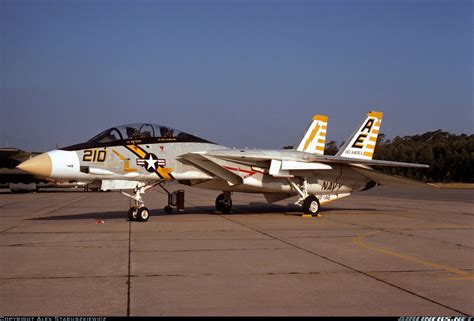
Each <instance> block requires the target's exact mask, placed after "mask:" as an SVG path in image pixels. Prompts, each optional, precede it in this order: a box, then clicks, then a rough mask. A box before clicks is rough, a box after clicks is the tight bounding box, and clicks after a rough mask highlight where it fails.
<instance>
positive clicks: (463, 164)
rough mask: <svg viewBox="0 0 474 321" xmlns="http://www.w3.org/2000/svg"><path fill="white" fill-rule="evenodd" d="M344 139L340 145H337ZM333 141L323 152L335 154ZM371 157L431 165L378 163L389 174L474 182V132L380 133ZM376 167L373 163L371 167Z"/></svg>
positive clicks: (445, 181)
mask: <svg viewBox="0 0 474 321" xmlns="http://www.w3.org/2000/svg"><path fill="white" fill-rule="evenodd" d="M343 144H344V143H342V144H340V145H339V148H340V147H341V146H342V145H343ZM339 148H338V146H337V143H336V142H335V141H331V142H329V143H328V144H327V145H326V148H325V151H324V153H325V154H326V155H335V154H336V153H337V151H338V149H339ZM374 159H380V160H390V161H397V162H407V163H421V164H427V165H429V166H430V168H427V169H414V168H401V167H377V168H376V169H377V170H380V171H383V172H385V173H388V174H393V175H401V176H405V177H409V178H413V179H417V180H421V181H425V182H436V183H440V182H443V183H448V182H462V183H474V162H473V160H474V135H466V134H460V135H456V134H452V133H448V132H444V131H442V130H441V129H439V130H436V131H432V132H426V133H424V134H420V135H413V136H404V137H399V136H397V137H395V138H393V139H386V137H385V135H384V134H380V135H379V136H378V139H377V145H376V147H375V152H374ZM374 168H375V167H374Z"/></svg>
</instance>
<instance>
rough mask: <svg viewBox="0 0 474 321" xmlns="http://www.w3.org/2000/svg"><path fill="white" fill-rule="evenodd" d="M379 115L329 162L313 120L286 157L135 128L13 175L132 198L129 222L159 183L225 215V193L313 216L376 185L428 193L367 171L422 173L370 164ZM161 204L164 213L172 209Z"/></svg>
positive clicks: (320, 122) (321, 121)
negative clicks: (203, 196) (194, 191)
mask: <svg viewBox="0 0 474 321" xmlns="http://www.w3.org/2000/svg"><path fill="white" fill-rule="evenodd" d="M382 115H383V114H382V113H381V112H376V111H369V112H368V113H367V115H366V117H365V119H364V121H363V122H362V124H361V125H360V126H359V127H358V128H357V130H356V131H355V132H354V133H353V134H352V135H351V136H350V138H349V139H348V140H347V141H346V143H345V145H344V146H342V147H341V149H340V150H339V152H338V153H337V154H336V155H335V156H328V155H324V145H325V139H326V131H327V121H328V117H326V116H323V115H315V116H314V117H313V120H312V122H311V124H310V126H309V128H308V130H307V131H306V133H305V135H304V136H303V139H302V140H301V142H300V144H299V145H298V146H297V148H296V149H293V150H265V149H235V148H227V147H224V146H221V145H218V144H216V143H213V142H210V141H207V140H205V139H202V138H199V137H196V136H193V135H190V134H187V133H185V132H181V131H178V130H176V129H172V128H169V127H166V126H161V125H155V124H149V123H141V124H130V125H122V126H117V127H112V128H110V129H107V130H105V131H103V132H101V133H100V134H98V135H97V136H94V137H93V138H91V139H90V140H88V141H87V142H84V143H81V144H77V145H72V146H69V147H65V148H62V149H59V150H52V151H49V152H47V153H44V154H41V155H39V156H36V157H34V158H31V159H29V160H27V161H25V162H23V163H21V164H19V165H18V166H17V167H18V168H19V169H21V170H23V171H26V172H29V173H32V174H34V175H38V176H42V177H47V178H50V179H58V180H59V179H67V180H77V181H88V180H101V181H102V188H103V189H111V190H133V194H131V195H130V194H127V193H125V192H123V191H122V194H124V195H126V196H128V197H130V198H131V199H132V200H133V205H132V206H131V207H130V209H129V211H128V217H129V219H130V220H132V221H142V222H144V221H147V220H148V218H149V216H150V211H149V210H148V209H147V208H146V207H145V204H144V201H143V198H142V196H141V195H142V194H143V193H145V192H146V191H147V190H149V189H150V188H152V187H154V186H156V185H159V186H160V187H161V188H163V189H164V190H165V191H166V192H167V193H168V195H171V193H170V192H169V191H168V190H166V188H165V187H164V186H163V183H164V182H167V181H177V182H179V183H181V184H184V185H188V186H193V187H198V188H205V189H211V190H218V191H222V193H221V194H219V195H218V196H217V198H216V201H215V206H216V209H217V211H219V212H222V213H229V212H230V211H231V209H232V198H231V195H232V192H245V193H262V194H263V195H264V196H265V198H266V200H267V201H268V202H270V203H273V202H276V201H280V200H283V199H286V198H289V197H292V196H298V200H297V201H296V203H295V204H298V205H301V206H302V207H303V212H304V213H307V214H317V213H318V212H319V210H320V206H321V204H324V203H327V202H329V201H333V200H336V199H340V198H343V197H346V196H349V195H350V194H351V193H352V192H355V191H365V190H368V189H370V188H373V187H374V186H376V185H377V184H379V185H392V186H402V187H422V188H423V187H425V188H426V187H430V185H428V184H425V183H422V182H419V181H415V180H411V179H407V178H402V177H398V176H392V175H388V174H384V173H381V172H378V171H376V170H374V169H372V168H371V166H373V165H376V166H398V167H413V168H427V167H428V165H423V164H413V163H401V162H392V161H382V160H373V159H372V156H373V153H374V149H375V145H376V142H377V136H378V133H379V130H380V125H381V121H382ZM171 199H172V198H171V197H168V206H166V207H165V211H166V212H171V211H172V208H171V205H175V204H173V203H172V201H171Z"/></svg>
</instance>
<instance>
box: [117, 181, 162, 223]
mask: <svg viewBox="0 0 474 321" xmlns="http://www.w3.org/2000/svg"><path fill="white" fill-rule="evenodd" d="M157 184H158V183H156V184H152V185H149V186H146V185H145V184H138V185H137V187H135V189H134V190H133V195H130V194H127V193H125V192H121V193H122V194H123V195H125V196H128V197H130V198H131V199H132V200H133V205H132V206H131V207H130V209H129V210H128V219H129V220H130V221H138V222H146V221H148V219H149V218H150V210H149V209H148V208H146V207H145V203H144V202H143V199H142V195H141V194H144V193H145V192H146V191H147V190H149V189H150V188H152V187H153V186H155V185H157Z"/></svg>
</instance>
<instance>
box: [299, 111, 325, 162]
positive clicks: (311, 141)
mask: <svg viewBox="0 0 474 321" xmlns="http://www.w3.org/2000/svg"><path fill="white" fill-rule="evenodd" d="M327 125H328V117H327V116H323V115H315V116H314V117H313V121H312V123H311V125H309V128H308V130H307V131H306V134H305V135H304V137H303V139H302V140H301V143H300V144H299V145H298V148H296V150H297V151H300V152H307V153H312V154H317V155H324V145H325V143H326V130H327Z"/></svg>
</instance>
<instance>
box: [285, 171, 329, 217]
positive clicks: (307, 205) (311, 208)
mask: <svg viewBox="0 0 474 321" xmlns="http://www.w3.org/2000/svg"><path fill="white" fill-rule="evenodd" d="M287 180H288V182H289V183H290V184H291V186H292V187H293V188H294V189H295V190H296V191H297V192H298V194H299V196H300V197H299V199H298V200H297V201H296V202H295V204H297V205H301V206H303V212H304V213H305V214H312V215H315V214H318V213H319V210H320V208H321V205H320V204H319V199H318V198H317V197H316V196H314V195H309V194H308V181H307V180H306V178H304V180H303V188H300V186H298V185H297V184H296V183H295V182H293V181H292V180H291V179H289V178H287Z"/></svg>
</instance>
